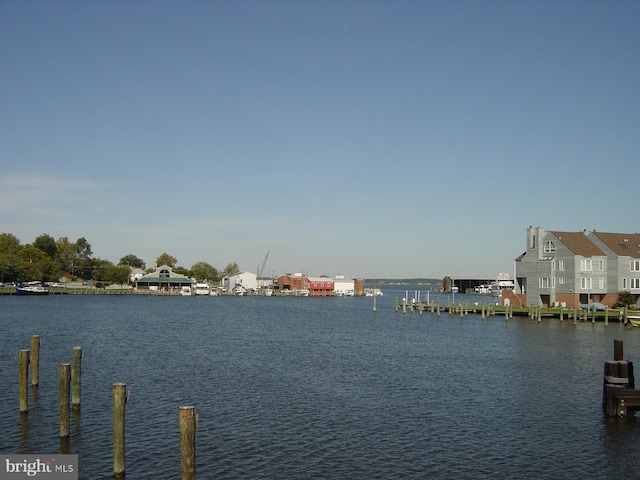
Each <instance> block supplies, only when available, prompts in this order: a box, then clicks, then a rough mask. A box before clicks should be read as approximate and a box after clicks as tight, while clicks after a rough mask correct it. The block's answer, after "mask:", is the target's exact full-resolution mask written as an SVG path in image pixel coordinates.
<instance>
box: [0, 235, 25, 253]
mask: <svg viewBox="0 0 640 480" xmlns="http://www.w3.org/2000/svg"><path fill="white" fill-rule="evenodd" d="M21 248H22V245H21V244H20V240H18V238H17V237H16V236H15V235H12V234H11V233H0V253H13V254H17V253H18V252H19V251H20V249H21Z"/></svg>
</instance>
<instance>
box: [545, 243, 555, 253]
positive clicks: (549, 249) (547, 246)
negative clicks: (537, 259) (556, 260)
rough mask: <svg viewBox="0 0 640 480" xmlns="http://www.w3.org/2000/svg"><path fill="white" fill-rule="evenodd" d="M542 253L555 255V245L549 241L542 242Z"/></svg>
mask: <svg viewBox="0 0 640 480" xmlns="http://www.w3.org/2000/svg"><path fill="white" fill-rule="evenodd" d="M544 253H556V244H555V243H553V242H552V241H551V240H548V241H546V242H544Z"/></svg>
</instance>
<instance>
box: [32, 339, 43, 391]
mask: <svg viewBox="0 0 640 480" xmlns="http://www.w3.org/2000/svg"><path fill="white" fill-rule="evenodd" d="M40 343H41V342H40V335H32V336H31V385H34V386H36V387H37V386H38V383H39V382H40V378H39V377H40Z"/></svg>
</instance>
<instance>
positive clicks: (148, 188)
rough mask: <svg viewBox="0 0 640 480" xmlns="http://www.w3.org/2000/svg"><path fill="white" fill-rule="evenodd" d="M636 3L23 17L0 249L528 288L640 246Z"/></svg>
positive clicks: (5, 134) (45, 4)
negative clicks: (563, 245) (77, 251)
mask: <svg viewBox="0 0 640 480" xmlns="http://www.w3.org/2000/svg"><path fill="white" fill-rule="evenodd" d="M638 25H640V3H639V2H637V1H610V2H602V1H526V2H525V1H516V0H509V1H332V0H324V1H313V0H311V1H209V2H207V1H184V2H173V1H134V2H128V1H127V2H125V1H108V2H107V1H105V2H102V1H100V2H98V1H94V2H92V1H90V2H85V1H56V2H50V1H6V0H3V1H0V71H1V72H2V73H1V74H0V105H1V107H0V231H2V232H7V233H12V234H14V235H16V236H17V237H18V238H19V239H20V241H21V242H22V243H23V244H26V243H31V242H32V241H33V240H34V239H35V238H36V237H37V236H38V235H40V234H42V233H46V234H48V235H51V236H53V237H54V238H56V239H57V238H59V237H63V236H64V237H69V239H70V240H71V241H75V240H76V239H77V238H80V237H85V238H86V239H87V240H88V242H89V243H90V244H91V245H92V248H93V254H94V257H98V258H103V259H107V260H110V261H112V262H114V263H117V261H118V260H119V259H120V258H121V257H123V256H125V255H128V254H134V255H136V256H138V257H140V258H142V259H143V260H144V261H145V262H146V263H147V265H148V266H149V265H150V266H153V264H154V262H155V259H156V258H157V257H158V256H159V255H160V254H161V253H163V252H166V253H169V254H170V255H173V256H175V257H176V258H177V259H178V264H179V265H182V266H185V267H187V268H188V267H190V266H191V265H193V263H195V262H197V261H205V262H208V263H210V264H211V265H214V266H216V267H218V268H223V267H224V266H225V265H227V264H228V263H231V262H236V263H238V265H239V266H240V268H241V269H242V270H249V271H255V270H256V268H257V266H258V264H261V263H262V260H263V258H264V256H265V254H266V252H267V251H270V256H269V261H268V262H267V266H266V269H265V270H266V271H267V272H268V273H275V274H283V273H286V272H300V271H303V272H306V273H308V274H309V275H323V274H327V275H335V274H344V275H352V276H359V277H396V278H406V277H435V278H441V277H443V276H445V275H448V274H451V275H465V274H469V275H470V274H477V275H495V274H497V273H498V272H500V271H512V269H513V259H514V258H515V257H516V256H518V255H519V254H520V253H522V251H523V250H524V248H525V231H526V228H527V227H528V226H529V225H534V226H538V225H539V226H543V227H545V228H546V229H549V230H563V231H580V230H583V229H588V230H592V229H596V230H599V231H610V232H637V231H639V227H638V217H637V209H638V204H639V198H638V197H639V195H638V173H639V171H640V167H639V162H638V154H639V152H640V95H639V94H638V86H639V85H640V28H638Z"/></svg>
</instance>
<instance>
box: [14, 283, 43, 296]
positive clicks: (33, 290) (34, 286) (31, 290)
mask: <svg viewBox="0 0 640 480" xmlns="http://www.w3.org/2000/svg"><path fill="white" fill-rule="evenodd" d="M16 295H49V290H47V289H46V288H44V287H43V286H42V283H40V282H29V283H28V284H26V285H20V286H17V287H16Z"/></svg>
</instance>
